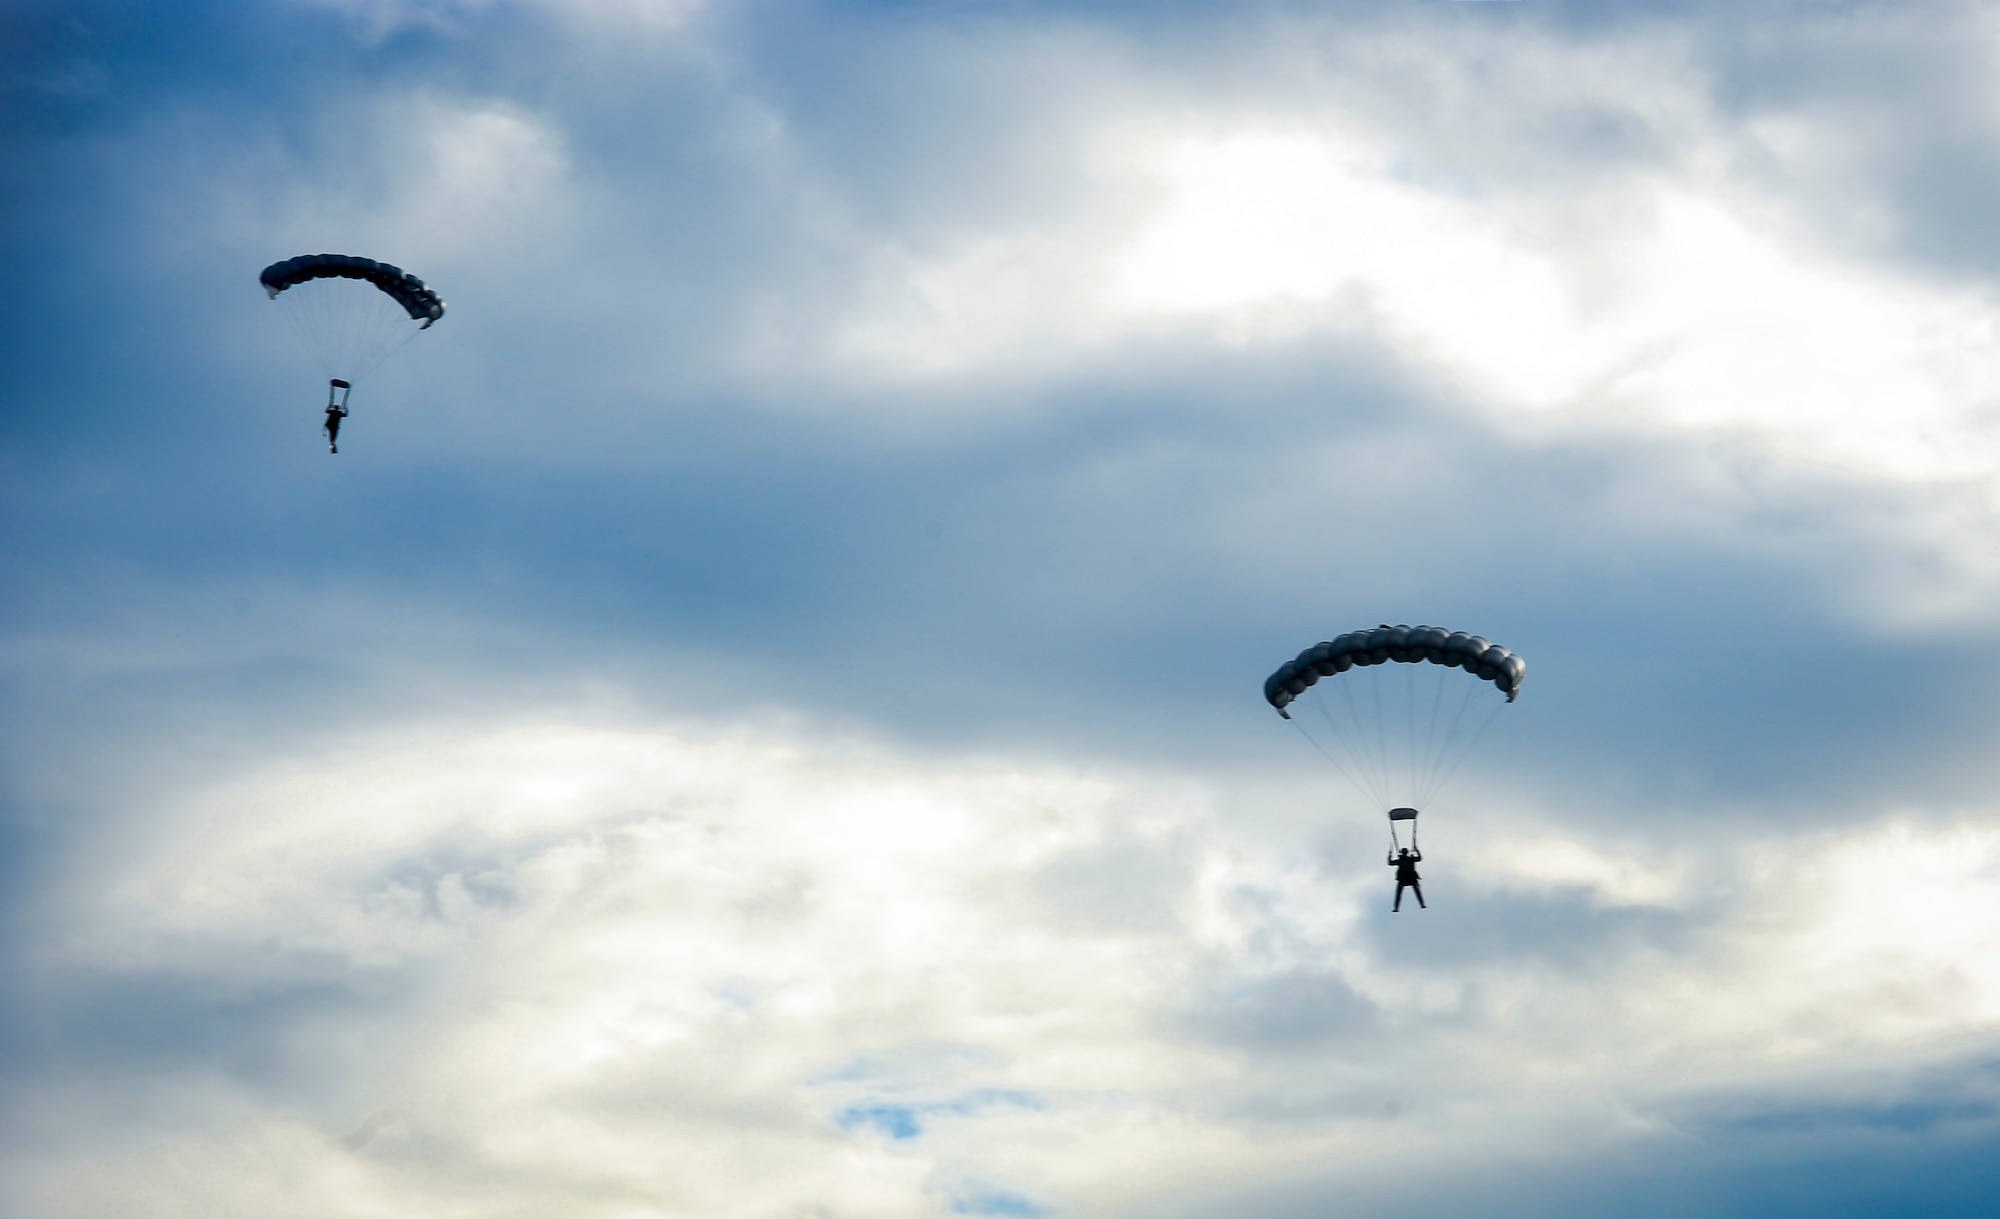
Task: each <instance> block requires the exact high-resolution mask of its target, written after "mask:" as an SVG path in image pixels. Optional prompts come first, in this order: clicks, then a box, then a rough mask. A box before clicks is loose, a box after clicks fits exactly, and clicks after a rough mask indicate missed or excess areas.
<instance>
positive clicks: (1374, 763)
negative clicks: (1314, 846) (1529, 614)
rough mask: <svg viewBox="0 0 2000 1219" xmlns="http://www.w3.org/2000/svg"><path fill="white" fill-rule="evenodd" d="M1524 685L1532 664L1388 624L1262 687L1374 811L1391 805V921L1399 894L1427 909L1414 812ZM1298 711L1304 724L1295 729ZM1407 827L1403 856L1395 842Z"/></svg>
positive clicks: (1338, 641)
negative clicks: (1410, 893)
mask: <svg viewBox="0 0 2000 1219" xmlns="http://www.w3.org/2000/svg"><path fill="white" fill-rule="evenodd" d="M1454 670H1455V672H1454ZM1527 676H1528V662H1527V661H1525V660H1523V659H1521V657H1520V655H1519V654H1518V653H1515V652H1513V651H1511V650H1509V649H1507V648H1503V647H1501V646H1500V645H1499V644H1497V643H1494V642H1493V641H1491V640H1489V639H1487V638H1485V637H1484V636H1480V635H1470V634H1467V633H1465V632H1464V631H1449V630H1446V629H1445V628H1443V627H1441V626H1407V625H1398V626H1390V625H1389V624H1387V623H1384V624H1382V625H1381V626H1378V627H1375V628H1373V629H1372V630H1371V629H1363V630H1357V631H1347V632H1345V633H1343V634H1340V635H1336V636H1334V637H1333V638H1332V639H1328V640H1325V641H1323V642H1320V643H1316V644H1314V645H1313V646H1312V647H1309V648H1307V649H1306V650H1304V651H1303V652H1300V653H1299V654H1298V655H1297V656H1296V657H1294V658H1293V659H1291V660H1288V661H1286V662H1285V663H1284V664H1282V665H1279V666H1278V668H1277V670H1276V671H1275V672H1273V673H1272V674H1271V675H1270V676H1269V677H1267V678H1265V679H1264V701H1266V702H1268V703H1269V704H1270V705H1271V707H1272V709H1274V710H1275V711H1277V713H1278V714H1279V715H1280V716H1283V717H1284V718H1285V719H1287V720H1291V722H1292V723H1293V724H1294V725H1295V726H1296V727H1297V728H1298V729H1299V731H1300V732H1302V733H1304V734H1305V736H1306V738H1307V739H1308V740H1309V741H1311V742H1312V744H1313V746H1314V747H1315V748H1317V749H1318V750H1319V751H1320V753H1321V754H1323V755H1324V756H1325V757H1326V760H1327V761H1328V762H1330V763H1332V764H1333V767H1334V769H1335V770H1337V771H1339V772H1340V773H1341V774H1342V775H1343V776H1345V777H1346V778H1347V779H1348V780H1349V781H1350V782H1352V783H1353V784H1354V786H1355V787H1356V788H1357V789H1359V790H1360V791H1361V792H1362V793H1364V794H1365V795H1366V796H1367V797H1368V798H1369V800H1370V802H1371V803H1375V807H1377V808H1381V807H1383V806H1385V805H1389V806H1393V807H1390V808H1389V856H1388V860H1387V862H1388V865H1389V866H1390V867H1392V868H1394V869H1396V900H1395V903H1394V904H1393V905H1392V906H1391V907H1390V911H1391V912H1392V913H1401V912H1402V909H1403V890H1405V889H1414V890H1416V894H1417V905H1418V907H1419V908H1421V909H1425V910H1428V909H1430V904H1429V903H1428V902H1426V901H1425V900H1424V887H1423V878H1422V877H1421V876H1420V875H1419V874H1418V872H1417V865H1418V864H1419V863H1421V862H1422V861H1423V858H1424V853H1423V851H1422V850H1421V849H1420V848H1419V847H1418V846H1417V807H1418V806H1420V805H1424V804H1426V803H1428V802H1429V800H1430V798H1431V797H1432V796H1434V795H1436V794H1437V792H1438V790H1439V789H1440V788H1441V787H1442V786H1443V785H1444V782H1445V780H1447V779H1449V778H1450V777H1451V775H1452V772H1453V771H1455V770H1457V769H1458V766H1459V764H1460V763H1461V762H1463V761H1464V760H1465V758H1466V756H1467V755H1468V754H1469V753H1470V752H1471V751H1472V748H1473V746H1474V745H1475V744H1477V743H1478V741H1479V738H1480V737H1481V736H1483V735H1484V734H1485V732H1486V729H1487V728H1488V727H1489V726H1490V725H1491V724H1492V723H1493V720H1494V719H1495V718H1496V717H1497V716H1498V714H1499V711H1500V708H1502V707H1504V706H1506V705H1507V704H1508V703H1511V702H1513V701H1514V700H1515V699H1516V698H1517V697H1519V696H1520V693H1521V683H1522V682H1523V681H1525V680H1526V679H1527ZM1294 704H1298V706H1299V707H1300V708H1307V709H1310V711H1311V714H1310V715H1301V716H1300V717H1299V719H1293V717H1292V712H1291V708H1293V706H1294ZM1301 720H1308V721H1310V722H1311V724H1312V726H1310V727H1309V726H1308V724H1307V723H1302V722H1300V721H1301ZM1406 825H1407V829H1408V832H1409V835H1410V842H1409V845H1408V846H1404V845H1403V844H1402V842H1401V841H1400V839H1399V838H1398V834H1399V832H1400V831H1401V830H1402V829H1404V828H1405V826H1406Z"/></svg>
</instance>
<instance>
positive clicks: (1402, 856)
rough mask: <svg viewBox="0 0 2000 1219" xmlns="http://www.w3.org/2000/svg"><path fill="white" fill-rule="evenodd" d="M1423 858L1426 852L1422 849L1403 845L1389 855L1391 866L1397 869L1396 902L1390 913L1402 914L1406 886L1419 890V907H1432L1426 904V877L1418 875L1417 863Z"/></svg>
mask: <svg viewBox="0 0 2000 1219" xmlns="http://www.w3.org/2000/svg"><path fill="white" fill-rule="evenodd" d="M1423 858H1424V853H1423V852H1422V851H1412V850H1410V848H1408V847H1402V848H1400V849H1399V850H1397V852H1396V853H1395V854H1394V855H1391V856H1389V866H1390V867H1392V868H1394V869H1396V904H1395V905H1394V906H1391V907H1390V908H1389V913H1391V914H1401V913H1402V912H1403V890H1404V889H1405V888H1410V889H1415V890H1416V891H1417V905H1418V907H1419V908H1421V909H1424V910H1428V909H1430V907H1429V906H1426V905H1424V886H1423V879H1424V878H1423V877H1421V876H1418V875H1417V865H1418V864H1419V863H1421V862H1423Z"/></svg>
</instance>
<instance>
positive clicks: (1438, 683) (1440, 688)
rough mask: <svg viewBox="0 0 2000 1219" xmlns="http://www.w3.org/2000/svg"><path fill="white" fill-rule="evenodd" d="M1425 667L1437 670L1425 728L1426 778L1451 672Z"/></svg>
mask: <svg viewBox="0 0 2000 1219" xmlns="http://www.w3.org/2000/svg"><path fill="white" fill-rule="evenodd" d="M1424 667H1425V668H1428V669H1433V670H1436V672H1435V673H1433V674H1432V680H1431V717H1430V723H1429V725H1428V726H1426V727H1425V729H1424V769H1423V773H1424V775H1425V776H1428V775H1429V774H1430V770H1431V754H1432V752H1433V751H1435V750H1436V749H1437V739H1438V712H1439V711H1440V710H1442V709H1443V707H1444V684H1445V682H1444V679H1445V675H1446V674H1447V673H1449V672H1450V670H1449V669H1446V668H1445V667H1444V666H1443V665H1426V666H1424ZM1415 786H1416V787H1417V789H1418V790H1422V788H1423V786H1424V785H1423V783H1421V782H1419V783H1417V784H1415ZM1418 807H1422V806H1421V805H1419V806H1418Z"/></svg>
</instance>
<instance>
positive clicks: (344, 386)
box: [325, 378, 354, 453]
mask: <svg viewBox="0 0 2000 1219" xmlns="http://www.w3.org/2000/svg"><path fill="white" fill-rule="evenodd" d="M353 388H354V387H353V386H351V385H349V384H348V383H347V382H345V381H342V380H340V379H338V378H335V379H334V380H333V381H331V382H329V383H328V384H327V387H326V427H325V431H326V447H327V451H328V452H330V453H338V452H340V421H341V420H342V419H345V418H347V394H348V391H349V390H351V389H353ZM335 390H339V391H340V400H339V401H338V402H336V401H334V396H333V391H335Z"/></svg>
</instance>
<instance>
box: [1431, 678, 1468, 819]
mask: <svg viewBox="0 0 2000 1219" xmlns="http://www.w3.org/2000/svg"><path fill="white" fill-rule="evenodd" d="M1479 685H1480V684H1479V683H1473V684H1470V685H1467V686H1466V687H1465V694H1464V696H1463V697H1461V698H1460V699H1459V700H1458V710H1457V711H1456V712H1454V713H1453V714H1452V717H1451V725H1450V726H1449V727H1448V728H1446V729H1445V731H1444V735H1443V736H1441V737H1440V736H1436V735H1433V736H1432V739H1431V743H1430V744H1431V747H1430V748H1429V749H1428V750H1426V754H1427V758H1426V761H1425V763H1424V781H1423V783H1422V784H1421V787H1422V789H1423V791H1424V792H1425V793H1428V792H1431V791H1435V790H1436V789H1437V787H1438V786H1439V785H1440V784H1439V783H1438V782H1437V781H1436V780H1437V776H1438V773H1439V772H1440V771H1441V770H1443V769H1444V766H1445V762H1446V760H1447V759H1448V758H1450V756H1451V747H1452V742H1454V741H1456V740H1457V739H1458V729H1459V725H1460V724H1462V723H1464V722H1465V713H1466V712H1467V711H1469V710H1471V709H1472V700H1473V699H1474V698H1476V697H1478V695H1479ZM1424 799H1429V796H1428V794H1426V795H1425V796H1424ZM1419 807H1421V805H1420V806H1419Z"/></svg>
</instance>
